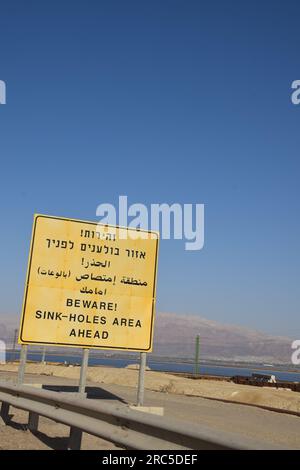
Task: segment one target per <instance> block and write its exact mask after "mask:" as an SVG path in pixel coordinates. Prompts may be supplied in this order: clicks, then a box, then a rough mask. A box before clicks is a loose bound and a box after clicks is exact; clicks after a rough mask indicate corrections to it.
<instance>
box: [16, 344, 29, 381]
mask: <svg viewBox="0 0 300 470" xmlns="http://www.w3.org/2000/svg"><path fill="white" fill-rule="evenodd" d="M26 359H27V344H22V346H21V353H20V364H19V372H18V382H17V384H18V385H22V384H23V383H24V375H25V366H26Z"/></svg>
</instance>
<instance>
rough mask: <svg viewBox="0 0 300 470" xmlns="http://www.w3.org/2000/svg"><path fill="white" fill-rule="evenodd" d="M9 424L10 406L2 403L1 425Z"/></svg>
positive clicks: (0, 412)
mask: <svg viewBox="0 0 300 470" xmlns="http://www.w3.org/2000/svg"><path fill="white" fill-rule="evenodd" d="M8 422H9V404H8V403H5V402H2V405H1V411H0V424H4V425H5V424H7V423H8Z"/></svg>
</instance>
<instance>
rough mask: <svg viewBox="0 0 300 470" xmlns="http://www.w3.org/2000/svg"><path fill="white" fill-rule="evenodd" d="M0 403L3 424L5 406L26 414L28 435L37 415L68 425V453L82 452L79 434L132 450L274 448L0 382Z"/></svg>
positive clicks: (6, 413)
mask: <svg viewBox="0 0 300 470" xmlns="http://www.w3.org/2000/svg"><path fill="white" fill-rule="evenodd" d="M0 402H2V405H1V413H0V415H1V418H2V422H4V423H5V424H9V407H10V406H13V407H15V408H19V409H22V410H25V411H28V412H29V419H28V428H29V429H30V430H31V431H32V432H34V431H37V429H38V422H39V416H43V417H46V418H50V419H52V420H54V421H56V422H59V423H62V424H65V425H67V426H70V437H69V444H68V448H69V449H80V447H81V438H82V432H86V433H88V434H92V435H94V436H97V437H100V438H102V439H105V440H107V441H109V442H112V443H114V444H117V445H118V446H120V447H123V448H126V449H136V450H150V449H155V450H173V449H174V450H183V449H195V450H204V449H213V450H218V449H220V450H221V449H222V450H224V449H244V450H246V449H275V447H274V446H272V445H268V444H267V445H264V444H262V443H261V442H257V441H254V440H252V439H248V438H244V437H241V436H238V435H236V434H233V433H229V432H226V433H224V432H219V431H213V430H211V429H209V428H205V427H203V426H198V425H195V424H193V423H186V422H183V421H176V420H173V419H170V418H166V417H162V416H156V415H151V414H148V413H144V412H141V411H136V410H132V409H130V408H129V407H127V406H126V405H124V404H120V405H116V406H114V405H110V404H107V403H105V404H103V403H99V402H93V401H92V400H87V399H84V398H74V397H72V398H69V397H65V396H62V395H61V393H60V392H51V391H48V390H38V389H35V388H34V387H30V386H27V385H26V386H25V385H21V386H17V385H13V384H11V383H8V382H0Z"/></svg>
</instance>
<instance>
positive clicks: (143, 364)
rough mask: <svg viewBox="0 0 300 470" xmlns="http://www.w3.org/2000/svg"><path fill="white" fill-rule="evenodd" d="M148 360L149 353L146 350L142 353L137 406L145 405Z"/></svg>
mask: <svg viewBox="0 0 300 470" xmlns="http://www.w3.org/2000/svg"><path fill="white" fill-rule="evenodd" d="M146 360H147V354H146V353H145V352H142V353H141V354H140V368H139V383H138V393H137V406H143V404H144V391H145V370H146Z"/></svg>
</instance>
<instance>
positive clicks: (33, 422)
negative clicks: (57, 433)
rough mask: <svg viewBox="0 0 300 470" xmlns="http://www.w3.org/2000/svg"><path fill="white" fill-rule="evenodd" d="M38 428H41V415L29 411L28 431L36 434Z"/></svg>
mask: <svg viewBox="0 0 300 470" xmlns="http://www.w3.org/2000/svg"><path fill="white" fill-rule="evenodd" d="M38 426H39V415H38V414H37V413H34V412H33V411H29V416H28V429H29V430H30V431H32V432H35V431H37V430H38Z"/></svg>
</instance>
